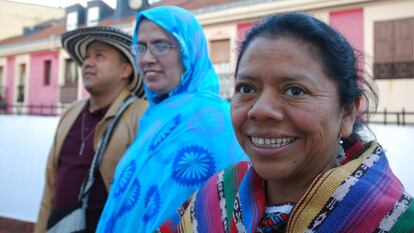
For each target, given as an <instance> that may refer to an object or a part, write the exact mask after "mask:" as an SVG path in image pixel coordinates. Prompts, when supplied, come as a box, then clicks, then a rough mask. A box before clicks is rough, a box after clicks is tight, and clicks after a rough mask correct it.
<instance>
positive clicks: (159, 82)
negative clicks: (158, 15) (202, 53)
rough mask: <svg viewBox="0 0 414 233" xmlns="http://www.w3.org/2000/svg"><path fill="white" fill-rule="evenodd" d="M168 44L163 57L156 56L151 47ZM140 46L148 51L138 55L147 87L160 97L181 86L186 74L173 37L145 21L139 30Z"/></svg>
mask: <svg viewBox="0 0 414 233" xmlns="http://www.w3.org/2000/svg"><path fill="white" fill-rule="evenodd" d="M159 43H161V44H162V45H165V44H167V46H168V47H169V50H168V52H167V53H166V54H163V55H154V54H152V53H151V52H150V49H149V47H150V46H153V45H154V44H159ZM138 44H140V45H143V46H145V47H146V48H147V49H146V51H145V53H144V54H141V55H138V56H137V59H138V66H139V68H140V70H141V72H142V77H143V80H144V82H145V84H146V86H147V87H148V88H149V89H150V90H151V91H153V92H156V93H157V94H158V95H164V94H167V93H168V92H170V91H171V90H173V89H174V88H175V87H176V86H177V85H179V84H180V80H181V74H182V73H183V72H184V67H183V64H182V60H181V56H180V48H179V46H178V43H177V41H176V39H175V38H173V36H171V35H170V34H169V33H168V32H166V31H165V30H164V29H162V28H161V27H160V26H158V25H157V24H155V23H153V22H151V21H149V20H143V21H142V22H141V23H140V25H139V29H138Z"/></svg>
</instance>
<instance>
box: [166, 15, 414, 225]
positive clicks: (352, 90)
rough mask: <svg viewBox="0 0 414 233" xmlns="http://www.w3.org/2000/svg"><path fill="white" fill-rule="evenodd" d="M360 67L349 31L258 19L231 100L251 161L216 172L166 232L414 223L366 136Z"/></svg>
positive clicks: (304, 19)
mask: <svg viewBox="0 0 414 233" xmlns="http://www.w3.org/2000/svg"><path fill="white" fill-rule="evenodd" d="M357 67H358V66H357V60H356V58H355V55H354V53H353V49H352V48H351V46H350V45H349V43H348V42H347V41H346V40H345V38H344V37H343V36H341V35H340V34H339V33H338V32H336V31H335V30H333V29H332V28H331V27H329V26H327V25H326V24H325V23H323V22H321V21H319V20H317V19H315V18H313V17H312V16H309V15H306V14H302V13H285V14H280V15H276V16H272V17H270V18H267V19H266V20H264V21H263V22H262V23H260V24H259V25H257V26H254V27H253V29H251V31H250V32H249V33H248V35H247V37H246V40H245V41H244V42H243V43H242V45H241V49H240V53H239V57H238V62H237V68H236V87H235V94H234V96H233V99H232V103H231V115H232V122H233V126H234V128H235V131H236V136H237V139H238V141H239V142H240V144H241V146H242V147H243V149H244V151H245V152H246V153H247V154H248V156H249V157H250V159H251V163H248V162H241V163H239V164H237V165H235V166H233V167H230V168H228V169H226V170H224V171H222V172H220V173H218V174H217V175H215V176H213V177H212V178H211V179H210V180H209V181H208V182H207V183H206V185H205V186H204V187H203V188H202V189H201V190H200V191H199V192H198V193H196V194H195V195H194V196H193V198H192V199H191V201H190V204H189V205H188V206H187V208H186V211H185V213H184V215H183V216H182V218H181V221H180V220H178V218H175V219H172V220H170V221H168V222H167V223H165V224H164V225H163V226H162V227H161V229H160V230H161V231H162V232H175V231H178V232H215V233H219V232H411V231H413V230H414V222H413V221H412V219H414V201H413V199H412V197H411V196H410V195H409V194H408V193H407V192H406V191H405V190H404V187H403V186H402V185H401V183H400V182H399V180H398V179H397V178H396V177H395V176H394V174H393V173H392V171H391V169H390V167H389V165H388V162H387V159H386V155H385V153H384V150H383V149H382V147H381V146H380V145H379V144H378V143H377V142H376V141H367V140H365V138H363V137H362V136H361V134H360V133H361V132H360V129H361V126H362V123H363V122H362V121H361V117H362V113H363V112H364V111H362V110H367V109H363V107H364V106H365V107H366V108H367V106H368V103H369V100H374V103H376V100H377V99H376V94H375V92H371V91H372V87H371V86H370V85H368V83H367V82H366V80H364V78H363V76H362V74H360V73H359V72H358V71H357ZM370 92H371V94H373V95H372V97H371V98H372V99H370V98H365V97H367V96H368V95H367V94H368V93H370ZM363 101H366V102H363ZM344 150H345V151H346V153H345V151H344ZM179 221H180V222H181V223H180V225H179V226H178V227H177V223H178V222H179Z"/></svg>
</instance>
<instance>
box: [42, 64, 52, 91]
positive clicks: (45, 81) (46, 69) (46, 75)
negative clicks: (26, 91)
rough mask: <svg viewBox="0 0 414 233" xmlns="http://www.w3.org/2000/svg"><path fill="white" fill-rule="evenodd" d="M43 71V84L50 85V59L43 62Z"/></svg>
mask: <svg viewBox="0 0 414 233" xmlns="http://www.w3.org/2000/svg"><path fill="white" fill-rule="evenodd" d="M43 68H44V71H43V72H44V73H43V85H45V86H49V85H50V73H51V69H52V61H51V60H46V61H45V62H44V67H43Z"/></svg>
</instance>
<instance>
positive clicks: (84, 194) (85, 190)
mask: <svg viewBox="0 0 414 233" xmlns="http://www.w3.org/2000/svg"><path fill="white" fill-rule="evenodd" d="M137 99H138V97H137V96H136V95H130V96H128V97H127V98H126V99H125V101H124V102H123V103H122V105H121V107H120V108H119V110H118V111H117V113H116V114H115V117H114V118H113V119H112V121H111V122H110V123H109V125H108V127H107V128H106V129H105V131H104V133H103V136H102V140H101V142H100V143H99V146H98V149H97V151H96V153H95V155H94V157H93V160H92V164H91V167H90V168H89V172H88V175H87V177H86V178H85V180H84V181H83V183H82V187H81V190H80V193H79V200H82V206H83V207H84V208H86V206H87V202H88V196H89V191H90V189H91V188H92V185H93V182H94V181H95V174H96V170H97V168H98V166H99V164H100V163H101V161H102V157H103V154H104V152H105V150H106V147H107V146H108V143H109V140H110V139H111V137H112V134H113V132H114V129H115V127H116V124H117V123H118V121H119V119H121V116H122V114H123V113H124V112H125V110H126V109H127V108H128V107H129V105H131V104H132V103H133V102H134V101H135V100H137Z"/></svg>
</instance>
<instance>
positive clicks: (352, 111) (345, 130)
mask: <svg viewBox="0 0 414 233" xmlns="http://www.w3.org/2000/svg"><path fill="white" fill-rule="evenodd" d="M361 102H362V101H361V97H358V98H356V99H355V101H354V102H353V103H352V104H350V105H348V106H345V107H344V111H343V115H342V121H341V129H340V133H341V134H342V136H343V137H344V138H346V137H349V136H350V135H351V133H352V129H353V128H354V124H355V121H356V119H357V117H358V113H359V109H360V106H361Z"/></svg>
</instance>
